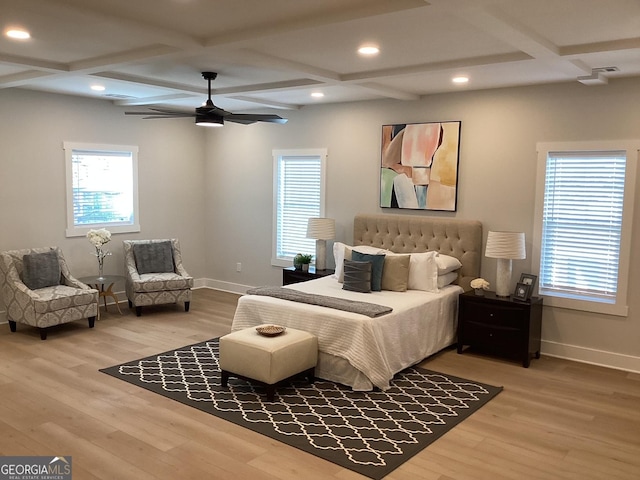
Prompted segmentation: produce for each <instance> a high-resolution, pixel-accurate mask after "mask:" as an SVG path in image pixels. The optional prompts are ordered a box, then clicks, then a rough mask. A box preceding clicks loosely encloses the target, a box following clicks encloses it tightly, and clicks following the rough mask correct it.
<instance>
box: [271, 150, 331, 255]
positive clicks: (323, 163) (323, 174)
mask: <svg viewBox="0 0 640 480" xmlns="http://www.w3.org/2000/svg"><path fill="white" fill-rule="evenodd" d="M271 155H272V158H273V164H272V165H273V170H272V172H271V176H272V180H273V184H272V186H273V190H272V192H271V196H272V198H273V204H272V212H271V215H272V219H271V265H272V266H275V267H290V266H291V262H292V260H293V259H282V258H279V257H278V255H277V251H276V244H277V232H278V218H277V212H278V195H277V192H278V174H277V172H278V165H279V162H278V160H279V159H280V158H281V157H320V217H324V216H325V205H326V188H327V187H326V185H327V180H326V179H327V156H328V150H327V149H326V148H291V149H273V150H272V151H271Z"/></svg>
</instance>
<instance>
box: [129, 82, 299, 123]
mask: <svg viewBox="0 0 640 480" xmlns="http://www.w3.org/2000/svg"><path fill="white" fill-rule="evenodd" d="M217 76H218V74H217V73H216V72H202V77H203V78H204V79H205V80H207V83H208V92H209V96H208V98H207V102H206V103H205V105H204V106H202V107H197V108H196V110H195V112H194V113H186V112H180V111H177V110H166V109H162V108H150V109H149V110H151V111H150V112H124V114H125V115H146V117H143V119H145V120H146V119H156V118H184V117H195V119H196V125H200V126H203V127H222V126H223V125H224V122H225V120H226V121H229V122H235V123H242V124H243V125H250V124H252V123H255V122H269V123H287V119H286V118H282V117H279V116H278V115H270V114H254V113H231V112H227V111H226V110H223V109H222V108H219V107H216V106H215V105H214V104H213V102H212V101H211V80H215V79H216V77H217Z"/></svg>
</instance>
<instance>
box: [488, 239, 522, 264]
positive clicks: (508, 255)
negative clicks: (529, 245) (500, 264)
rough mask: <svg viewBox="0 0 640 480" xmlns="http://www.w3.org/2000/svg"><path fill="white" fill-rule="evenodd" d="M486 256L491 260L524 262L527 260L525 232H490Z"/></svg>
mask: <svg viewBox="0 0 640 480" xmlns="http://www.w3.org/2000/svg"><path fill="white" fill-rule="evenodd" d="M484 255H485V256H486V257H489V258H505V259H510V260H523V259H525V258H527V250H526V248H525V245H524V233H523V232H489V234H488V236H487V247H486V249H485V252H484Z"/></svg>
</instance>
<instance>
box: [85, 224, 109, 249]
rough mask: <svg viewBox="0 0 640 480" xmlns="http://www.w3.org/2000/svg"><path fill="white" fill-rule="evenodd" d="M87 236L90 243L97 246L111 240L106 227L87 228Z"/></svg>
mask: <svg viewBox="0 0 640 480" xmlns="http://www.w3.org/2000/svg"><path fill="white" fill-rule="evenodd" d="M87 238H88V239H89V242H91V244H92V245H93V246H94V247H96V248H98V247H101V246H102V245H104V244H105V243H109V242H110V241H111V232H110V231H109V230H107V229H106V228H100V229H98V230H89V231H88V232H87Z"/></svg>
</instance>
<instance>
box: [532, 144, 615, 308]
mask: <svg viewBox="0 0 640 480" xmlns="http://www.w3.org/2000/svg"><path fill="white" fill-rule="evenodd" d="M625 169H626V152H625V151H613V152H550V153H549V154H548V158H547V168H546V181H545V193H544V212H543V227H542V244H541V262H540V293H541V294H543V295H554V294H557V293H562V294H564V295H569V296H574V297H576V298H584V297H587V298H589V299H591V300H594V301H601V302H606V303H615V301H616V293H617V289H618V266H619V262H620V240H621V235H622V213H623V207H624V183H625Z"/></svg>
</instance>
